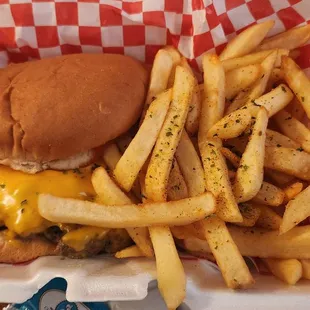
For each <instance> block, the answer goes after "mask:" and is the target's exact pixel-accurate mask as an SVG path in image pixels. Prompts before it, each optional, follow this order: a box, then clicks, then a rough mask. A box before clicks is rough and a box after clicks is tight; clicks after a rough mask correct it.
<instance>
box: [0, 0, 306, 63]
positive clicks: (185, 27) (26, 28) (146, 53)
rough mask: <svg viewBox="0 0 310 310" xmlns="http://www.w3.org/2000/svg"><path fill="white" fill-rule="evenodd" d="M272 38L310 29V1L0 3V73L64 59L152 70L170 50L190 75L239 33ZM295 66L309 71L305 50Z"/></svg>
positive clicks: (17, 0)
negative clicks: (112, 57) (126, 58)
mask: <svg viewBox="0 0 310 310" xmlns="http://www.w3.org/2000/svg"><path fill="white" fill-rule="evenodd" d="M267 19H273V20H275V21H276V24H275V27H274V29H273V30H272V31H271V33H270V35H273V34H276V33H278V32H282V31H284V30H286V29H289V28H292V27H295V26H300V25H304V24H306V23H309V22H310V0H213V1H212V0H125V1H120V0H0V67H3V66H5V65H7V63H8V62H22V61H26V60H30V59H40V58H45V57H51V56H56V55H62V54H70V53H105V52H109V53H121V54H126V55H131V56H133V57H135V58H137V59H139V60H141V61H143V62H146V63H151V62H152V61H153V59H154V55H155V54H156V52H157V50H158V49H159V48H160V47H162V46H163V45H167V44H172V45H174V46H175V47H176V48H177V49H178V50H179V51H180V52H181V53H182V54H183V55H184V56H185V57H186V58H187V59H188V60H189V61H190V63H191V64H192V65H193V66H194V67H198V66H199V65H200V63H201V58H202V54H203V53H204V52H206V51H216V52H217V53H219V52H220V51H221V50H222V49H223V47H224V46H225V44H226V43H227V41H228V40H230V39H231V38H232V37H234V36H235V35H236V34H238V33H239V32H240V31H241V30H242V29H244V28H246V27H248V26H250V25H252V24H255V23H259V22H262V21H265V20H267ZM302 50H303V51H302V53H301V56H300V57H299V59H298V62H299V64H300V65H301V66H302V67H303V68H308V67H310V56H309V55H310V46H309V45H306V46H305V47H303V48H302Z"/></svg>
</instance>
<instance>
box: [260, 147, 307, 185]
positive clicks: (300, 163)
mask: <svg viewBox="0 0 310 310" xmlns="http://www.w3.org/2000/svg"><path fill="white" fill-rule="evenodd" d="M265 167H266V168H269V169H273V170H277V171H281V172H284V173H286V174H289V175H292V176H295V177H297V178H300V179H302V180H305V181H309V180H310V154H308V153H306V152H304V151H302V149H292V148H285V147H271V146H269V147H266V148H265Z"/></svg>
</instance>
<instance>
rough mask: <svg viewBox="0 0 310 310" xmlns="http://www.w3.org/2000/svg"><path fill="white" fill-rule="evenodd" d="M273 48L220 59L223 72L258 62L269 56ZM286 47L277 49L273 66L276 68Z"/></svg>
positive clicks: (287, 51)
mask: <svg viewBox="0 0 310 310" xmlns="http://www.w3.org/2000/svg"><path fill="white" fill-rule="evenodd" d="M272 52H274V50H266V51H260V52H256V53H252V54H248V55H245V56H242V57H237V58H231V59H226V60H223V61H222V65H223V67H224V70H225V72H227V71H230V70H234V69H238V68H241V67H245V66H248V65H254V64H260V63H261V62H262V61H263V60H264V59H265V58H266V57H267V56H269V55H270V54H271V53H272ZM288 54H289V50H288V49H278V50H277V59H276V62H275V65H274V66H275V67H276V68H278V67H280V66H281V61H282V60H281V57H282V55H286V56H287V55H288Z"/></svg>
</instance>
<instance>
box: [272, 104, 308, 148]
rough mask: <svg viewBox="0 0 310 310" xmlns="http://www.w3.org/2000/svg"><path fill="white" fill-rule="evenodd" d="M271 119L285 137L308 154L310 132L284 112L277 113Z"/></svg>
mask: <svg viewBox="0 0 310 310" xmlns="http://www.w3.org/2000/svg"><path fill="white" fill-rule="evenodd" d="M273 119H274V120H275V122H276V124H277V125H278V127H279V128H280V130H281V131H282V132H283V133H284V134H285V135H286V136H288V137H289V138H291V139H292V140H294V141H296V142H297V143H298V144H300V145H301V147H302V148H303V149H304V150H305V151H306V152H308V153H310V130H309V129H308V128H307V127H306V126H305V125H304V124H303V123H301V122H300V121H298V120H297V119H296V118H294V117H292V115H291V114H290V113H288V112H287V111H284V110H282V111H280V112H279V113H277V114H276V115H275V116H274V118H273Z"/></svg>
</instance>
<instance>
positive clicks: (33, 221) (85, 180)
mask: <svg viewBox="0 0 310 310" xmlns="http://www.w3.org/2000/svg"><path fill="white" fill-rule="evenodd" d="M91 173H92V169H91V167H88V168H83V169H75V170H70V171H54V170H47V171H43V172H40V173H37V174H34V175H30V174H26V173H23V172H20V171H15V170H12V169H11V168H9V167H5V166H0V225H1V223H2V224H4V225H5V226H6V227H7V228H8V229H9V230H10V231H11V232H13V233H16V234H18V235H22V236H27V235H29V234H31V233H39V232H42V231H44V230H45V229H46V228H48V227H49V226H52V225H55V224H53V223H51V222H48V221H47V220H45V219H43V218H42V217H41V216H40V214H39V212H38V208H37V202H38V195H39V194H40V193H48V194H51V195H55V196H58V197H63V198H79V199H88V200H91V199H93V198H94V195H95V192H94V189H93V186H92V184H91Z"/></svg>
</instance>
